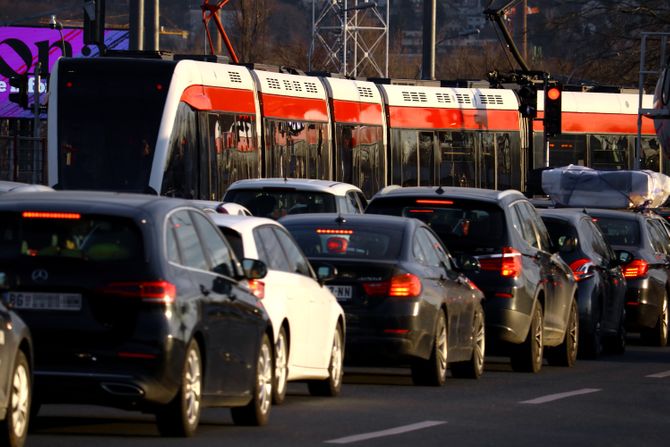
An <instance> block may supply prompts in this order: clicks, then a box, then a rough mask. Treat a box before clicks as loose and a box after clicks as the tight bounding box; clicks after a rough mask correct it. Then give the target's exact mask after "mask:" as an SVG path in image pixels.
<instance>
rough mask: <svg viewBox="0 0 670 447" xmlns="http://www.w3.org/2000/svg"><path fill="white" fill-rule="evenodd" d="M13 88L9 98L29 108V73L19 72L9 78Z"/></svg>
mask: <svg viewBox="0 0 670 447" xmlns="http://www.w3.org/2000/svg"><path fill="white" fill-rule="evenodd" d="M9 85H10V86H11V90H10V92H9V100H10V101H11V102H14V103H16V104H18V105H19V106H21V107H23V108H24V109H27V108H28V73H23V74H19V75H16V76H12V77H10V78H9Z"/></svg>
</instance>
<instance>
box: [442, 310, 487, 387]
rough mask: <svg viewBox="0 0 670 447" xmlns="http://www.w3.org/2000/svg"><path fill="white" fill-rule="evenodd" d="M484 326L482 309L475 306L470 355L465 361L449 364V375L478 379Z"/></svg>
mask: <svg viewBox="0 0 670 447" xmlns="http://www.w3.org/2000/svg"><path fill="white" fill-rule="evenodd" d="M484 331H485V326H484V309H482V307H481V306H477V309H475V313H474V316H473V319H472V357H470V360H468V361H466V362H457V363H452V364H451V375H452V376H453V377H459V378H460V377H463V378H467V379H478V378H479V377H481V375H482V374H483V373H484V351H485V347H486V336H485V332H484Z"/></svg>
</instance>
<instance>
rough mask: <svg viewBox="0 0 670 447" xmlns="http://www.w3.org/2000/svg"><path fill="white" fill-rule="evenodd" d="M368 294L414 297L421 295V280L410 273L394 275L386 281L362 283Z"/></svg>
mask: <svg viewBox="0 0 670 447" xmlns="http://www.w3.org/2000/svg"><path fill="white" fill-rule="evenodd" d="M363 290H364V291H365V294H366V295H368V296H391V297H401V298H414V297H417V296H419V295H421V280H420V279H419V277H418V276H416V275H412V274H411V273H403V274H400V275H395V276H394V277H392V278H391V279H390V280H388V281H380V282H367V283H363Z"/></svg>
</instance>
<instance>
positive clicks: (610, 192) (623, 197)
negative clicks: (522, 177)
mask: <svg viewBox="0 0 670 447" xmlns="http://www.w3.org/2000/svg"><path fill="white" fill-rule="evenodd" d="M542 189H543V190H544V192H545V194H547V195H548V196H549V198H550V199H551V200H552V201H553V202H554V203H555V204H556V205H557V206H564V207H590V208H635V207H641V206H647V207H650V208H657V207H659V206H661V205H663V203H665V201H666V200H667V199H668V197H669V196H670V177H668V176H667V175H664V174H661V173H659V172H653V171H645V170H643V171H599V170H596V169H591V168H587V167H585V166H575V165H569V166H565V167H562V168H554V169H548V170H546V171H543V172H542Z"/></svg>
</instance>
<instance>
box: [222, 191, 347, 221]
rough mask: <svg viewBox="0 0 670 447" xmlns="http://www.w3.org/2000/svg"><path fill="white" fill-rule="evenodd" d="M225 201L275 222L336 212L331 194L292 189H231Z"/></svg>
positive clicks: (335, 205)
mask: <svg viewBox="0 0 670 447" xmlns="http://www.w3.org/2000/svg"><path fill="white" fill-rule="evenodd" d="M225 200H226V201H227V202H236V203H239V204H240V205H243V206H245V207H246V208H248V209H249V211H251V213H252V214H253V215H254V216H259V217H269V218H270V219H275V220H276V219H279V218H280V217H283V216H286V215H287V214H303V213H335V212H337V204H336V202H335V197H334V196H333V195H332V194H327V193H322V192H313V191H299V190H296V189H294V188H264V189H262V190H260V189H233V190H230V191H228V192H227V193H226V197H225Z"/></svg>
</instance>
